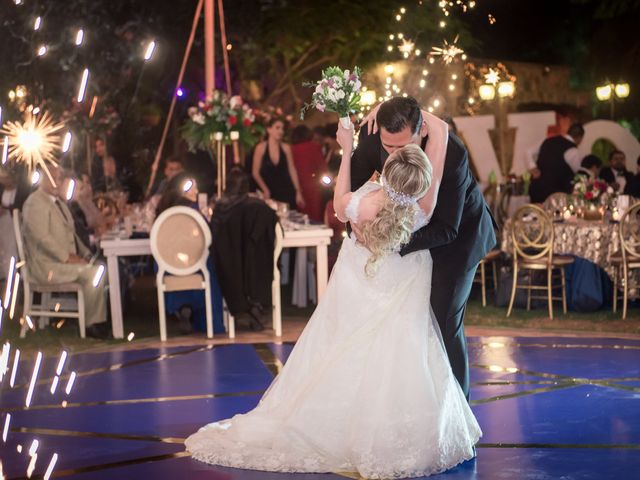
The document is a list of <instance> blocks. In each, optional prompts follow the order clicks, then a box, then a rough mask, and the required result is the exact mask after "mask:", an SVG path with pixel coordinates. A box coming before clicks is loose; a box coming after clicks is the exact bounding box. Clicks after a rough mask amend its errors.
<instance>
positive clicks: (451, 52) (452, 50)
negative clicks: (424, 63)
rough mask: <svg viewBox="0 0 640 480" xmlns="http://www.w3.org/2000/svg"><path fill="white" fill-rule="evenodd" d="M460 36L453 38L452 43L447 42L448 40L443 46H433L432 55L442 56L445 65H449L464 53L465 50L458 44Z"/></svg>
mask: <svg viewBox="0 0 640 480" xmlns="http://www.w3.org/2000/svg"><path fill="white" fill-rule="evenodd" d="M458 38H459V37H458V36H456V38H455V39H454V40H453V42H452V43H449V42H447V41H446V40H445V41H444V43H443V44H442V47H433V48H432V49H431V55H440V56H442V61H443V62H444V64H445V65H449V64H450V63H451V62H453V61H454V60H455V59H456V57H457V56H458V55H460V54H463V53H464V50H463V49H461V48H460V47H458V46H457V45H456V43H457V42H458Z"/></svg>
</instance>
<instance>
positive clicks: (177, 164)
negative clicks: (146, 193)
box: [154, 157, 184, 195]
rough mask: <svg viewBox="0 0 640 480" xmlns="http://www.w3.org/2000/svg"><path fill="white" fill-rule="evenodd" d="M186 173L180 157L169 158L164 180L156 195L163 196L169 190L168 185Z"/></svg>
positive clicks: (166, 161)
mask: <svg viewBox="0 0 640 480" xmlns="http://www.w3.org/2000/svg"><path fill="white" fill-rule="evenodd" d="M182 172H184V165H183V163H182V160H181V159H180V158H178V157H168V158H167V159H166V160H165V164H164V178H163V179H162V181H161V182H160V183H159V184H158V188H157V189H156V191H155V194H154V195H162V194H163V193H164V191H165V190H166V188H167V183H168V182H169V181H170V180H171V179H172V178H173V177H175V176H176V175H177V174H179V173H182Z"/></svg>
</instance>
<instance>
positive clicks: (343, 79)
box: [300, 67, 362, 128]
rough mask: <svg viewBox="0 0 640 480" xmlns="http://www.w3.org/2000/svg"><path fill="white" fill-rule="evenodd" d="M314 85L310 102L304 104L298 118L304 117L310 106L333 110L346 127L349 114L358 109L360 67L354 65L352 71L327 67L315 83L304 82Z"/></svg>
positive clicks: (360, 86) (348, 121) (310, 85)
mask: <svg viewBox="0 0 640 480" xmlns="http://www.w3.org/2000/svg"><path fill="white" fill-rule="evenodd" d="M305 86H309V87H315V90H314V92H313V95H312V96H311V103H308V104H306V105H305V106H304V108H303V109H302V111H301V112H300V118H301V119H304V114H305V112H306V110H308V109H309V108H311V107H314V108H316V109H317V110H319V111H321V112H325V111H327V112H335V113H337V114H338V115H339V116H340V121H341V122H342V123H343V126H344V127H345V128H346V127H348V126H349V124H350V123H351V121H350V118H349V117H350V115H351V114H353V113H358V112H359V111H360V89H361V88H362V82H361V81H360V69H359V68H358V67H355V68H354V69H353V72H351V71H349V70H344V71H343V70H342V69H341V68H340V67H329V68H326V69H325V70H323V72H322V79H321V80H319V81H318V82H317V83H311V84H305Z"/></svg>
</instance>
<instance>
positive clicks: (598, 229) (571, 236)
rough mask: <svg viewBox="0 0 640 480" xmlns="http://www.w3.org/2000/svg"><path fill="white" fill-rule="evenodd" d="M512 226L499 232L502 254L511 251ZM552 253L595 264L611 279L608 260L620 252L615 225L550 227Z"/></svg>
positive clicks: (575, 223) (575, 222) (581, 223)
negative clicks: (578, 258)
mask: <svg viewBox="0 0 640 480" xmlns="http://www.w3.org/2000/svg"><path fill="white" fill-rule="evenodd" d="M511 231H512V222H511V219H509V220H507V221H506V222H505V224H504V227H503V229H502V239H501V248H502V251H503V252H507V253H511V252H512V251H513V242H512V239H511ZM553 232H554V240H553V251H554V253H558V254H567V255H568V254H571V255H575V256H577V257H581V258H584V259H586V260H589V261H590V262H593V263H595V264H596V265H598V266H599V267H600V268H602V269H603V270H604V271H606V272H607V274H608V275H609V276H610V277H611V278H613V273H614V268H613V265H612V264H611V256H612V255H613V254H614V253H616V252H619V251H620V236H619V230H618V223H610V222H604V221H602V220H598V221H590V220H581V219H576V220H565V221H563V222H557V223H554V224H553Z"/></svg>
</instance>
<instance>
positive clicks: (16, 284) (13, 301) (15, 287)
mask: <svg viewBox="0 0 640 480" xmlns="http://www.w3.org/2000/svg"><path fill="white" fill-rule="evenodd" d="M19 287H20V274H19V273H18V272H16V276H15V280H14V281H13V294H12V295H11V307H10V308H9V318H10V319H11V320H13V315H14V313H15V312H16V300H17V298H18V288H19Z"/></svg>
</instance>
